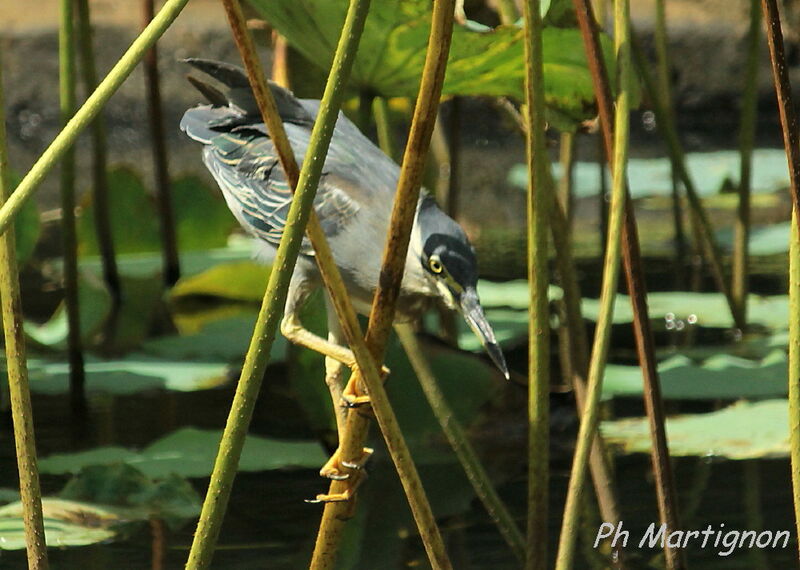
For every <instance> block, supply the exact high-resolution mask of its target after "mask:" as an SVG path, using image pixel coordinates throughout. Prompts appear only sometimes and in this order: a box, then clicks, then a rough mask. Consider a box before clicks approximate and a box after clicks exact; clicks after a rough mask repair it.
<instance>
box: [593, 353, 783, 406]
mask: <svg viewBox="0 0 800 570" xmlns="http://www.w3.org/2000/svg"><path fill="white" fill-rule="evenodd" d="M658 372H659V377H660V379H661V393H662V396H663V397H664V398H667V399H692V400H693V399H717V398H724V399H739V398H776V397H781V396H785V395H786V392H787V390H788V383H787V378H788V372H789V370H788V361H787V357H786V353H785V352H784V351H783V350H775V351H773V352H772V353H770V354H769V355H768V356H766V357H765V358H764V359H763V360H761V361H752V360H747V359H745V358H739V357H736V356H732V355H729V354H717V355H715V356H713V357H711V358H708V359H707V360H705V361H703V362H702V363H700V364H695V363H694V362H692V361H691V360H690V359H688V358H686V357H685V356H682V355H675V356H673V357H671V358H668V359H667V360H665V361H664V362H661V363H660V364H659V365H658ZM642 386H643V383H642V371H641V368H639V367H638V366H623V365H620V364H609V365H607V366H606V373H605V379H604V380H603V395H604V397H607V398H610V397H617V396H636V397H638V396H641V394H642Z"/></svg>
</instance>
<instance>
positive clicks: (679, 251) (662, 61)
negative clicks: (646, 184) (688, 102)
mask: <svg viewBox="0 0 800 570" xmlns="http://www.w3.org/2000/svg"><path fill="white" fill-rule="evenodd" d="M654 36H655V47H656V77H657V83H658V91H659V93H661V96H662V97H663V99H664V101H665V102H666V104H665V106H664V107H665V111H666V112H667V113H668V114H669V117H670V121H672V122H674V117H673V111H672V105H673V103H672V85H671V83H672V82H671V81H670V77H669V75H670V73H669V70H670V59H669V49H668V43H667V39H668V38H667V14H666V6H665V0H656V26H655V34H654ZM671 178H672V224H673V227H674V228H675V229H674V231H675V283H676V286H677V287H678V289H682V288H683V287H684V284H685V282H686V276H685V275H684V273H685V271H684V268H685V267H686V236H685V235H684V231H683V216H682V213H681V196H680V192H679V188H678V177H677V176H676V175H675V172H674V169H672V177H671Z"/></svg>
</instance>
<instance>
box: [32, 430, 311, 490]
mask: <svg viewBox="0 0 800 570" xmlns="http://www.w3.org/2000/svg"><path fill="white" fill-rule="evenodd" d="M221 437H222V432H221V431H219V430H201V429H196V428H191V427H186V428H182V429H180V430H178V431H175V432H172V433H171V434H169V435H166V436H164V437H162V438H161V439H158V440H156V441H155V442H153V443H152V444H150V445H149V446H147V447H146V448H145V449H143V450H142V451H140V452H134V451H127V452H125V453H123V451H122V450H121V448H118V447H117V448H98V449H93V450H89V451H82V452H78V453H68V454H57V455H51V456H49V457H46V458H44V459H42V460H41V461H40V462H39V468H40V470H41V472H42V473H51V474H58V473H65V472H73V473H75V472H78V471H80V470H81V469H83V468H85V467H87V466H89V465H97V464H104V465H108V464H113V463H116V462H118V461H123V462H124V463H126V464H128V465H132V466H134V467H136V469H138V470H139V471H141V472H142V473H144V474H145V475H147V476H148V477H151V478H154V479H159V478H164V477H168V476H170V475H172V474H177V475H180V476H182V477H208V476H209V475H210V474H211V471H212V469H213V467H214V459H215V457H216V454H217V448H218V446H219V442H220V439H221ZM326 459H327V457H325V454H324V453H323V451H322V448H321V447H320V446H319V444H317V443H315V442H308V441H281V440H277V439H271V438H265V437H259V436H255V435H248V436H247V439H246V441H245V445H244V450H243V452H242V457H241V460H240V461H239V471H267V470H271V469H284V468H290V467H303V468H319V467H320V466H321V465H322V464H323V463H325V461H326Z"/></svg>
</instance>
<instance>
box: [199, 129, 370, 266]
mask: <svg viewBox="0 0 800 570" xmlns="http://www.w3.org/2000/svg"><path fill="white" fill-rule="evenodd" d="M203 158H204V161H205V162H206V165H207V166H208V168H209V169H210V170H211V172H212V174H213V175H214V178H216V180H217V182H218V184H219V185H220V188H222V191H223V193H224V195H225V199H226V201H227V202H228V206H229V207H230V208H231V210H232V211H233V213H234V215H236V217H237V219H238V220H239V222H240V223H241V224H242V226H243V227H244V229H245V230H246V231H248V232H249V233H251V234H252V235H254V236H256V237H258V238H260V239H263V240H265V241H267V242H269V243H270V244H272V245H274V246H276V247H277V245H278V243H279V241H280V238H281V235H282V233H283V229H284V227H285V226H286V217H287V215H288V213H289V207H290V205H291V202H292V193H291V191H290V190H289V185H288V183H287V181H286V176H285V175H284V172H283V169H282V168H281V167H280V164H279V162H278V158H277V156H276V154H275V148H274V146H273V144H272V141H271V140H270V139H268V138H266V137H265V136H264V135H263V134H262V133H261V132H260V131H259V130H257V129H247V128H237V129H236V130H235V132H227V133H220V134H219V135H218V136H216V137H214V138H213V139H212V140H211V141H210V144H209V145H208V146H206V147H205V152H204V153H203ZM328 178H329V177H327V176H326V175H325V174H323V176H322V179H321V181H320V185H319V188H318V189H317V194H316V197H315V199H314V209H315V210H316V212H317V216H318V217H319V220H320V223H321V225H322V228H323V230H324V232H325V234H326V235H327V236H328V238H331V237H333V236H334V235H336V234H338V233H339V232H340V231H342V230H343V229H344V228H345V227H346V225H347V223H348V221H349V220H350V219H352V217H353V216H355V215H356V213H357V212H358V210H359V206H358V204H357V203H356V202H355V201H354V200H353V199H352V198H351V197H350V196H349V195H348V193H347V192H346V191H345V190H343V189H341V188H338V187H337V186H336V185H334V184H331V183H330V182H329V180H328ZM302 252H303V253H304V254H306V255H311V254H312V249H311V245H310V243H309V242H308V240H307V239H305V238H304V240H303V246H302Z"/></svg>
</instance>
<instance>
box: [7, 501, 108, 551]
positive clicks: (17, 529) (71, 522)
mask: <svg viewBox="0 0 800 570" xmlns="http://www.w3.org/2000/svg"><path fill="white" fill-rule="evenodd" d="M42 511H43V514H44V534H45V540H46V541H47V546H50V547H56V546H86V545H88V544H96V543H98V542H103V541H106V540H109V539H111V538H113V537H114V536H115V535H116V530H114V527H115V526H117V525H119V524H120V522H121V519H120V516H119V514H118V513H117V512H116V511H115V510H114V509H111V508H106V507H101V506H98V505H91V504H88V503H82V502H77V501H67V500H64V499H56V498H53V497H44V498H43V499H42ZM23 548H25V526H24V523H23V520H22V504H21V503H19V502H16V503H11V504H10V505H6V506H4V507H2V508H0V549H3V550H21V549H23Z"/></svg>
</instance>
